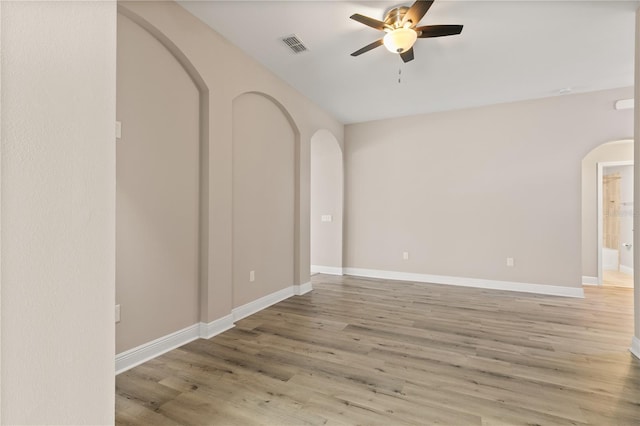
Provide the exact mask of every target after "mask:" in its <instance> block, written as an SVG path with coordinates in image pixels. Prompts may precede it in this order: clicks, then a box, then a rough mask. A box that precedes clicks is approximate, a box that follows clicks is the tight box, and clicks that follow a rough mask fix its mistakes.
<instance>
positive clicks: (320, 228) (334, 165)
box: [310, 129, 344, 275]
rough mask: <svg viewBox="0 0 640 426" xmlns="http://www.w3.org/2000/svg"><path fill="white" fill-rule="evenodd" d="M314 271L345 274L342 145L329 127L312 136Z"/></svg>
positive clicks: (311, 183) (311, 249) (311, 239)
mask: <svg viewBox="0 0 640 426" xmlns="http://www.w3.org/2000/svg"><path fill="white" fill-rule="evenodd" d="M310 153H311V154H310V156H311V165H310V186H311V189H310V204H311V205H310V211H311V218H310V242H311V244H310V245H311V247H310V251H311V262H310V263H311V273H312V274H314V273H324V274H333V275H342V268H343V263H342V247H343V241H342V238H343V209H344V163H343V154H342V149H341V148H340V144H339V143H338V141H337V139H336V137H335V136H334V135H333V133H331V132H330V131H328V130H326V129H320V130H318V131H317V132H316V133H314V135H313V136H312V137H311V148H310Z"/></svg>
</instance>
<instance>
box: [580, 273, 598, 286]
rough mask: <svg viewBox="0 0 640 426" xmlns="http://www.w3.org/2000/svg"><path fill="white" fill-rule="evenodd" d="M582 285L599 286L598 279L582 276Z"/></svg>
mask: <svg viewBox="0 0 640 426" xmlns="http://www.w3.org/2000/svg"><path fill="white" fill-rule="evenodd" d="M582 285H598V277H589V276H586V275H583V276H582Z"/></svg>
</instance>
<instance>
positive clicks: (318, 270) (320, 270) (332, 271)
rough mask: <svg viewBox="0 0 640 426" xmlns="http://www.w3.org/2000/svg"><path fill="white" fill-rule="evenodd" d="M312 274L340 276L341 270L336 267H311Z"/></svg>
mask: <svg viewBox="0 0 640 426" xmlns="http://www.w3.org/2000/svg"><path fill="white" fill-rule="evenodd" d="M311 273H312V274H327V275H342V268H340V267H336V266H322V265H311Z"/></svg>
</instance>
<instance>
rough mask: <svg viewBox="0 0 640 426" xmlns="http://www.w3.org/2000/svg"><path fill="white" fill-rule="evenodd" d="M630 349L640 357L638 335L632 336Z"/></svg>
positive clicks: (634, 354)
mask: <svg viewBox="0 0 640 426" xmlns="http://www.w3.org/2000/svg"><path fill="white" fill-rule="evenodd" d="M629 351H630V352H631V353H632V354H633V356H635V357H636V358H638V359H640V339H638V338H637V337H636V336H633V337H632V338H631V347H630V348H629Z"/></svg>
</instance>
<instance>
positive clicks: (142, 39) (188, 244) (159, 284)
mask: <svg viewBox="0 0 640 426" xmlns="http://www.w3.org/2000/svg"><path fill="white" fill-rule="evenodd" d="M118 12H119V13H118V46H117V54H118V61H117V67H118V68H117V96H116V98H117V108H116V109H117V120H118V121H120V122H121V123H122V136H121V138H120V140H118V142H117V145H116V186H117V189H116V303H117V305H119V306H120V307H121V319H122V321H120V322H119V323H118V324H117V325H116V353H118V354H121V353H126V352H127V351H128V350H130V349H132V348H135V347H137V346H139V345H143V344H146V343H147V342H149V341H153V340H154V339H157V338H159V337H163V336H166V335H168V334H171V333H174V332H176V331H177V330H181V329H184V328H185V327H189V326H192V325H193V324H194V323H197V322H199V321H200V317H201V314H202V312H201V311H202V309H201V301H202V299H203V297H202V294H201V293H202V292H203V291H206V289H207V273H206V265H207V262H206V255H207V250H206V245H204V246H203V238H201V235H203V234H204V235H206V230H207V224H208V220H207V217H208V214H207V207H208V191H207V188H208V162H207V161H206V158H207V156H208V154H207V152H208V142H207V137H208V89H207V87H206V85H205V83H204V81H203V79H202V78H201V77H200V75H199V74H198V72H197V71H196V70H195V67H194V66H193V65H192V64H191V63H190V62H189V61H188V59H187V58H186V57H185V56H184V54H182V52H180V50H179V49H177V47H176V46H175V45H174V44H173V43H171V41H169V40H168V39H167V38H166V37H164V36H163V35H162V34H161V33H160V32H159V31H157V30H156V29H155V28H153V26H151V25H150V24H148V23H147V22H146V21H144V20H143V19H142V18H140V17H139V16H137V15H135V14H134V13H131V12H129V11H128V10H127V9H126V8H123V7H119V8H118ZM150 294H152V295H153V303H148V298H149V295H150ZM117 369H118V367H117Z"/></svg>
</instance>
